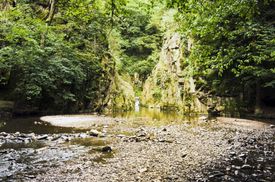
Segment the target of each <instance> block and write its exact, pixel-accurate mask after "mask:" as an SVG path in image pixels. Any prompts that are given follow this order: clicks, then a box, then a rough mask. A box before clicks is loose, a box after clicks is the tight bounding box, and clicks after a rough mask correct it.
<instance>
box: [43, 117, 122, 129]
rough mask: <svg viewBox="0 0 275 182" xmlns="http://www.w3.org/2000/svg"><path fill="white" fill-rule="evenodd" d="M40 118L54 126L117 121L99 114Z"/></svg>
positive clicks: (81, 125)
mask: <svg viewBox="0 0 275 182" xmlns="http://www.w3.org/2000/svg"><path fill="white" fill-rule="evenodd" d="M40 119H41V120H42V121H45V122H49V123H50V124H52V125H54V126H61V127H75V128H92V127H93V126H95V125H109V124H112V123H115V122H117V119H115V118H112V117H106V116H97V115H56V116H43V117H41V118H40Z"/></svg>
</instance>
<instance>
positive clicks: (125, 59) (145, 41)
mask: <svg viewBox="0 0 275 182" xmlns="http://www.w3.org/2000/svg"><path fill="white" fill-rule="evenodd" d="M154 11H155V9H153V7H152V4H151V3H148V2H147V1H142V0H139V1H138V2H135V1H130V2H129V3H128V5H127V6H125V7H124V9H123V14H121V18H120V23H119V27H117V29H118V30H119V32H120V35H121V39H122V42H121V45H120V47H121V50H122V53H123V54H122V59H121V65H120V66H121V67H120V68H119V71H120V72H124V73H125V72H127V73H129V74H130V75H132V76H133V75H134V74H135V73H138V74H139V76H140V78H141V79H142V80H145V79H146V78H147V76H148V75H149V74H150V73H151V71H152V69H153V67H154V66H155V65H156V62H157V59H158V56H157V54H156V53H157V52H159V49H160V46H161V43H162V41H161V38H162V32H161V30H160V27H158V26H157V25H156V24H154V23H151V20H152V14H153V12H154Z"/></svg>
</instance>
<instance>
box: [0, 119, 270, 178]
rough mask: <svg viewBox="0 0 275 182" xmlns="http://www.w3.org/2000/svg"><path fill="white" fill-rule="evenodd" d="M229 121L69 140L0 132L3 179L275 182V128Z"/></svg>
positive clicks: (122, 124)
mask: <svg viewBox="0 0 275 182" xmlns="http://www.w3.org/2000/svg"><path fill="white" fill-rule="evenodd" d="M116 120H117V119H116ZM231 121H232V122H231V123H230V121H229V120H228V119H224V118H218V121H215V120H212V121H207V120H205V118H202V121H200V122H196V123H190V122H174V123H171V122H169V123H165V122H164V123H161V124H160V123H157V121H152V122H149V121H144V120H140V121H139V119H136V120H134V121H133V120H132V121H130V122H127V121H125V120H122V121H118V120H117V121H116V122H115V123H116V124H111V125H106V123H104V125H100V126H97V127H96V128H92V129H91V128H89V131H87V132H81V133H74V134H65V133H61V134H39V135H38V134H34V133H31V134H22V133H19V132H17V133H4V132H2V133H1V134H0V145H1V147H0V161H1V162H0V180H4V181H5V180H6V181H104V182H105V181H275V175H274V174H275V166H274V164H275V159H274V144H275V143H274V142H275V138H274V133H275V129H274V126H272V125H270V124H262V123H261V124H259V123H258V122H256V123H254V124H251V125H246V124H244V123H247V122H249V121H244V120H239V122H238V120H237V119H231ZM154 122H155V123H156V124H155V126H154V125H153V124H152V123H154ZM234 123H235V124H234ZM258 124H259V125H258ZM93 127H94V125H93ZM90 129H91V130H90Z"/></svg>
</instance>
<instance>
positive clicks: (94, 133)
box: [89, 130, 101, 137]
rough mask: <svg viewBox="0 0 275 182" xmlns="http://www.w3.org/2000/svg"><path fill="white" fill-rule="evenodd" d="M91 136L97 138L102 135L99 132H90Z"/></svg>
mask: <svg viewBox="0 0 275 182" xmlns="http://www.w3.org/2000/svg"><path fill="white" fill-rule="evenodd" d="M89 134H90V136H95V137H97V136H98V135H100V134H101V133H100V132H99V131H97V130H90V131H89Z"/></svg>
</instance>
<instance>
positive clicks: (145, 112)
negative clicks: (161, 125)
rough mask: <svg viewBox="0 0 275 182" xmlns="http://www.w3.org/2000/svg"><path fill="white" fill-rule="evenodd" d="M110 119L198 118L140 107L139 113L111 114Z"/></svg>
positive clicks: (179, 119)
mask: <svg viewBox="0 0 275 182" xmlns="http://www.w3.org/2000/svg"><path fill="white" fill-rule="evenodd" d="M112 117H118V118H125V119H146V120H157V121H164V120H165V121H167V122H174V121H193V120H195V119H197V118H198V116H194V115H184V114H180V113H179V112H176V111H162V110H160V109H156V108H154V109H150V108H144V107H141V108H140V109H139V112H136V111H127V112H113V113H112Z"/></svg>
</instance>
